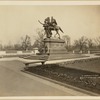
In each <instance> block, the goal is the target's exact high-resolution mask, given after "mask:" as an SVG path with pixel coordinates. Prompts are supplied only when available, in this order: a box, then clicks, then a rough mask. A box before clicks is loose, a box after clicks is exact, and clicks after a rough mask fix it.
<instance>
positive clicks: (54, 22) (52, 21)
mask: <svg viewBox="0 0 100 100" xmlns="http://www.w3.org/2000/svg"><path fill="white" fill-rule="evenodd" d="M51 25H52V26H53V28H54V27H55V26H56V25H57V22H56V20H55V19H54V18H53V16H52V17H51Z"/></svg>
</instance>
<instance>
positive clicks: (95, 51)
mask: <svg viewBox="0 0 100 100" xmlns="http://www.w3.org/2000/svg"><path fill="white" fill-rule="evenodd" d="M73 53H80V54H100V50H86V51H85V50H83V51H74V50H73Z"/></svg>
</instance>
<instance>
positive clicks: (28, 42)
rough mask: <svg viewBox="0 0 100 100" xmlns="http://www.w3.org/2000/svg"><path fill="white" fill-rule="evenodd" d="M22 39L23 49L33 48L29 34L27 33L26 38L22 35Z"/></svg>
mask: <svg viewBox="0 0 100 100" xmlns="http://www.w3.org/2000/svg"><path fill="white" fill-rule="evenodd" d="M21 40H22V48H23V50H25V51H27V50H29V49H30V48H31V39H30V37H29V36H28V35H26V36H25V38H24V37H22V38H21Z"/></svg>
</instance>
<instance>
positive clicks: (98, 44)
mask: <svg viewBox="0 0 100 100" xmlns="http://www.w3.org/2000/svg"><path fill="white" fill-rule="evenodd" d="M94 41H95V45H96V46H97V47H98V48H100V36H99V37H97V38H96V39H94Z"/></svg>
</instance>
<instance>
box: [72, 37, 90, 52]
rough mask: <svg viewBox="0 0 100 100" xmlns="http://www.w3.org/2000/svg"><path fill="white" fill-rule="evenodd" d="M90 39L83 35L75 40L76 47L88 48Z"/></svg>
mask: <svg viewBox="0 0 100 100" xmlns="http://www.w3.org/2000/svg"><path fill="white" fill-rule="evenodd" d="M87 41H88V39H87V38H86V37H85V36H82V37H81V38H80V39H79V40H75V41H74V47H75V48H78V49H79V50H80V51H82V50H83V49H86V47H87Z"/></svg>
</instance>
